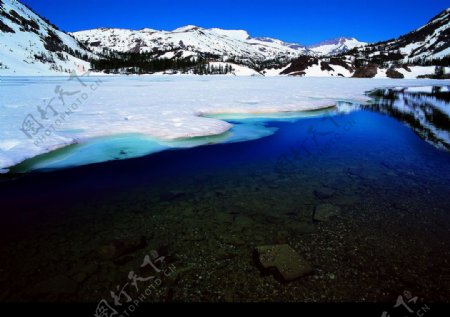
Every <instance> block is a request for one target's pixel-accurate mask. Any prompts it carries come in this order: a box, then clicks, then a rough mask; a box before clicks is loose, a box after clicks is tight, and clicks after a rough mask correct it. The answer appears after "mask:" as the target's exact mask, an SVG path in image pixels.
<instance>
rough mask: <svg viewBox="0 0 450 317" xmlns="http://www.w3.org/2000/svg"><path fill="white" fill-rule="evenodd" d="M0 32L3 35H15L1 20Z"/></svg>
mask: <svg viewBox="0 0 450 317" xmlns="http://www.w3.org/2000/svg"><path fill="white" fill-rule="evenodd" d="M0 31H2V32H5V33H15V32H14V30H13V29H11V28H10V27H9V26H8V25H6V24H5V23H3V21H2V20H0Z"/></svg>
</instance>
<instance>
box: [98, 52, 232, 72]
mask: <svg viewBox="0 0 450 317" xmlns="http://www.w3.org/2000/svg"><path fill="white" fill-rule="evenodd" d="M214 57H215V56H209V55H207V54H204V55H202V56H200V57H195V58H194V57H186V58H182V57H174V58H164V57H158V56H155V53H154V52H149V53H133V52H127V53H120V52H114V53H109V54H108V55H104V56H102V57H101V58H100V59H92V60H90V62H91V65H92V69H93V70H95V71H104V72H107V73H137V74H151V73H155V72H164V71H169V70H170V71H179V72H182V73H187V72H192V73H194V74H200V75H209V74H228V73H230V72H232V71H233V68H232V67H231V66H230V65H218V66H212V65H211V64H209V62H210V61H214V60H215V58H214Z"/></svg>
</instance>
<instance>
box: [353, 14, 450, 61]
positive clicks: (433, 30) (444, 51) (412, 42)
mask: <svg viewBox="0 0 450 317" xmlns="http://www.w3.org/2000/svg"><path fill="white" fill-rule="evenodd" d="M356 51H357V52H356V53H357V54H356V56H360V57H365V58H370V57H375V58H377V56H380V55H384V56H386V58H382V59H384V60H388V61H391V60H397V61H401V62H404V63H417V62H418V61H420V60H433V59H437V58H443V57H445V56H449V55H450V8H449V9H447V10H444V11H443V12H441V13H440V14H438V15H437V16H435V17H434V18H433V19H431V20H430V21H429V22H428V23H427V24H425V25H424V26H422V27H421V28H419V29H417V30H414V31H412V32H410V33H408V34H405V35H403V36H401V37H399V38H398V39H393V40H389V41H385V42H379V43H375V44H370V45H367V46H365V47H363V48H358V49H356Z"/></svg>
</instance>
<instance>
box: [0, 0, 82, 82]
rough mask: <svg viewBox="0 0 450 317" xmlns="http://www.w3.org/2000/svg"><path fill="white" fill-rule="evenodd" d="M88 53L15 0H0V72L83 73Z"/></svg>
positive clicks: (24, 73)
mask: <svg viewBox="0 0 450 317" xmlns="http://www.w3.org/2000/svg"><path fill="white" fill-rule="evenodd" d="M90 54H91V53H90V52H88V51H87V50H86V49H84V48H83V47H82V46H81V45H80V44H79V43H78V41H77V40H76V39H74V38H73V37H72V36H70V35H68V34H66V33H64V32H62V31H60V30H58V29H57V28H56V27H55V26H54V25H52V24H51V23H50V22H49V21H47V20H45V19H44V18H42V17H40V16H39V15H37V14H36V13H34V12H33V11H32V10H31V9H29V8H28V7H27V6H25V5H23V4H22V3H20V2H18V1H16V0H0V75H6V74H11V75H14V74H17V75H48V74H57V73H61V72H67V73H68V72H72V71H74V70H75V71H77V72H80V73H81V72H84V71H87V70H89V67H90V65H89V63H88V62H86V61H85V60H83V59H82V58H84V59H86V58H87V57H88V56H89V55H90Z"/></svg>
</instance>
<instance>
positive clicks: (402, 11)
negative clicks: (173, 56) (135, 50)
mask: <svg viewBox="0 0 450 317" xmlns="http://www.w3.org/2000/svg"><path fill="white" fill-rule="evenodd" d="M22 1H23V2H24V3H26V4H28V5H29V6H30V7H31V8H32V9H34V10H35V11H37V12H38V13H39V14H41V15H43V16H44V17H46V18H48V19H50V21H52V22H53V23H54V24H56V25H57V26H59V27H60V28H61V29H63V30H65V31H78V30H85V29H91V28H97V27H117V28H130V29H142V28H145V27H148V28H153V29H163V30H172V29H175V28H177V27H180V26H183V25H186V24H194V25H198V26H202V27H208V28H209V27H220V28H225V29H245V30H247V31H248V32H249V33H250V35H252V36H269V37H275V38H279V39H281V40H284V41H291V42H298V43H301V44H306V45H307V44H312V43H315V42H319V41H322V40H326V39H330V38H335V37H339V36H352V37H356V38H358V39H359V40H362V41H368V42H375V41H379V40H387V39H390V38H393V37H396V36H398V35H401V34H404V33H406V32H409V31H410V30H412V29H415V28H417V27H419V26H421V25H422V24H424V23H426V22H428V20H430V19H431V18H432V17H433V16H435V15H436V14H438V13H439V12H440V11H442V10H444V9H446V8H448V7H450V1H449V0H377V1H364V0H359V1H358V0H341V1H339V0H297V1H295V0H273V1H254V0H251V1H245V0H220V1H217V0H215V1H205V0H196V1H191V0H184V1H181V0H169V1H162V0H149V1H145V0H121V1H114V0H91V1H87V0H22Z"/></svg>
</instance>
